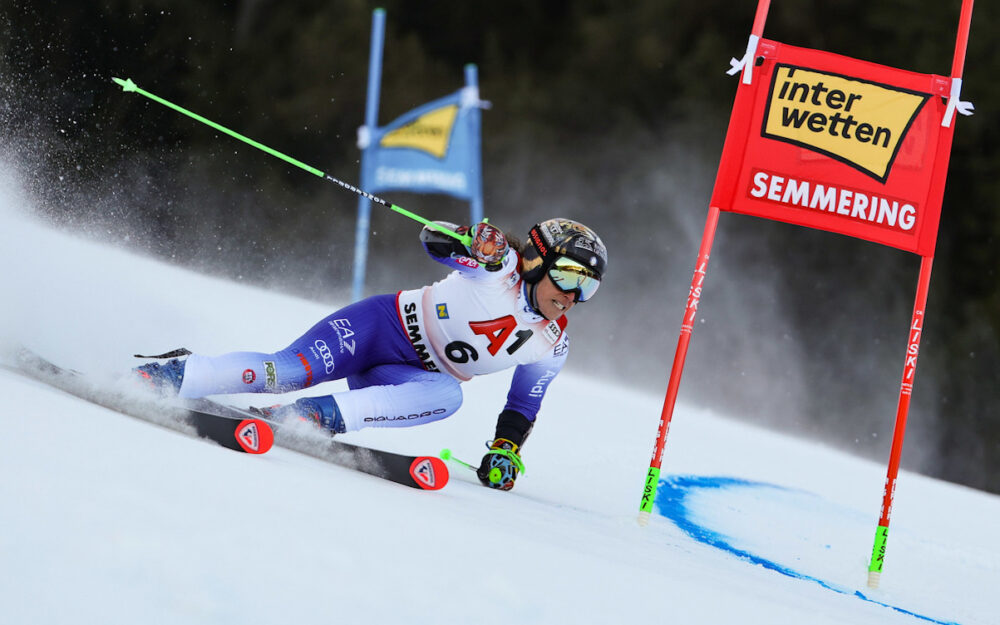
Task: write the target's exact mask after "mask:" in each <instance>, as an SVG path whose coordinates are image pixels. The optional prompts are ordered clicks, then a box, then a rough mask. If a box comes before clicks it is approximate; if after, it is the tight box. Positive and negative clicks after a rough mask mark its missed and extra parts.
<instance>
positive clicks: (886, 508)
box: [868, 256, 934, 588]
mask: <svg viewBox="0 0 1000 625" xmlns="http://www.w3.org/2000/svg"><path fill="white" fill-rule="evenodd" d="M933 264H934V257H933V256H923V257H922V258H921V261H920V277H919V278H918V280H917V296H916V298H915V299H914V302H913V317H912V318H911V320H910V339H909V343H908V344H907V346H906V362H905V364H904V365H903V381H902V383H901V384H900V386H899V404H898V405H897V408H896V425H895V428H894V429H893V433H892V450H891V451H890V452H889V469H888V472H887V474H886V478H885V491H884V492H883V494H882V513H881V515H880V516H879V521H878V529H877V530H876V531H875V546H874V547H873V548H872V559H871V562H870V563H869V565H868V586H869V588H878V583H879V579H880V578H881V576H882V564H883V562H884V560H885V543H886V539H887V537H888V534H889V516H890V515H891V514H892V499H893V496H894V495H895V494H896V477H897V476H898V475H899V458H900V454H901V453H902V451H903V437H904V436H905V435H906V417H907V415H908V414H909V412H910V397H911V396H912V393H913V378H914V376H916V373H917V354H918V353H919V351H920V335H921V334H923V331H924V310H925V308H926V306H927V291H928V289H929V287H930V281H931V265H933Z"/></svg>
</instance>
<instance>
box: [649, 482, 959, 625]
mask: <svg viewBox="0 0 1000 625" xmlns="http://www.w3.org/2000/svg"><path fill="white" fill-rule="evenodd" d="M739 487H742V488H773V489H777V490H783V491H788V490H790V489H787V488H783V487H781V486H776V485H774V484H765V483H763V482H751V481H749V480H741V479H737V478H731V477H703V476H696V475H678V476H672V477H670V478H668V479H665V480H660V484H659V490H658V492H657V495H656V507H657V508H658V509H659V511H660V514H662V515H663V516H665V517H667V518H668V519H670V520H671V521H673V523H674V524H675V525H676V526H677V527H679V528H680V529H681V530H682V531H683V532H684V533H686V534H687V535H688V536H690V537H691V538H694V539H695V540H697V541H699V542H702V543H705V544H706V545H709V546H712V547H715V548H717V549H721V550H723V551H728V552H729V553H731V554H733V555H735V556H736V557H738V558H741V559H743V560H746V561H748V562H751V563H752V564H757V565H760V566H762V567H764V568H766V569H770V570H772V571H776V572H778V573H781V574H782V575H787V576H788V577H792V578H795V579H801V580H806V581H809V582H813V583H816V584H819V585H820V586H822V587H823V588H826V589H827V590H832V591H834V592H837V593H840V594H844V595H849V596H854V597H857V598H859V599H861V600H863V601H868V602H869V603H874V604H875V605H879V606H882V607H885V608H889V609H890V610H894V611H896V612H899V613H901V614H905V615H907V616H912V617H914V618H917V619H920V620H923V621H928V622H930V623H938V624H939V625H959V624H958V623H955V622H954V621H940V620H938V619H935V618H931V617H929V616H924V615H923V614H917V613H916V612H911V611H909V610H904V609H903V608H900V607H897V606H894V605H889V604H888V603H883V602H882V601H878V600H877V599H873V598H871V597H869V596H867V595H865V594H864V593H862V592H861V591H858V590H852V589H850V588H843V587H840V586H836V585H833V584H831V583H829V582H826V581H823V580H821V579H819V578H817V577H813V576H811V575H806V574H804V573H799V572H798V571H795V570H792V569H790V568H788V567H786V566H783V565H781V564H778V563H777V562H773V561H771V560H768V559H766V558H762V557H760V556H758V555H756V554H753V553H750V552H749V551H746V550H743V549H739V548H738V547H734V546H733V545H732V544H730V543H729V541H728V540H727V538H726V537H725V536H723V535H722V534H720V533H718V532H716V531H714V530H712V529H709V528H707V527H705V526H704V525H700V524H699V523H697V522H696V521H694V520H693V519H692V514H691V513H692V510H690V509H689V508H688V506H687V504H686V502H685V500H686V498H687V496H688V494H690V493H691V492H692V491H693V490H695V489H724V488H739Z"/></svg>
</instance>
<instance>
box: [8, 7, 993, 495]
mask: <svg viewBox="0 0 1000 625" xmlns="http://www.w3.org/2000/svg"><path fill="white" fill-rule="evenodd" d="M960 5H961V2H960V1H959V0H863V1H862V0H836V1H834V0H775V1H774V2H773V3H772V6H771V11H770V15H769V18H768V22H767V27H766V29H765V33H764V35H765V36H766V37H768V38H772V39H777V40H779V41H783V42H786V43H789V44H794V45H800V46H806V47H814V48H820V49H825V50H829V51H831V52H837V53H841V54H846V55H848V56H853V57H856V58H861V59H865V60H869V61H874V62H878V63H883V64H886V65H891V66H895V67H901V68H905V69H910V70H914V71H919V72H925V73H936V74H942V75H947V74H948V73H949V71H950V68H951V58H952V51H953V47H954V44H955V30H956V27H957V24H958V15H959V9H960ZM377 6H381V7H383V8H385V9H386V12H387V32H386V44H385V57H384V58H385V60H384V74H383V82H382V102H381V111H380V116H379V121H380V123H381V124H385V123H387V122H388V121H389V120H391V119H393V118H395V117H396V116H398V115H400V114H402V113H404V112H405V111H407V110H409V109H411V108H413V107H414V106H417V105H419V104H422V103H424V102H426V101H428V100H430V99H433V98H436V97H440V96H442V95H444V94H446V93H450V92H452V91H454V90H455V89H457V88H459V87H460V86H461V85H462V82H463V70H462V68H463V66H464V65H465V64H466V63H475V64H477V65H478V67H479V78H480V87H481V96H482V98H483V99H485V100H488V101H490V102H492V104H493V107H492V109H490V110H487V111H484V113H483V168H484V175H485V207H486V214H487V215H488V216H489V217H490V220H491V222H493V223H495V224H498V225H500V226H501V227H504V228H505V229H508V230H511V231H513V232H520V233H522V234H523V233H525V232H526V231H527V229H528V228H529V227H530V226H531V225H532V224H533V223H534V222H535V221H537V220H539V219H543V218H546V217H552V216H566V217H572V218H576V219H579V220H581V221H584V222H586V223H587V224H588V225H591V226H592V227H594V228H595V229H596V230H597V231H598V232H600V233H601V234H602V236H603V238H604V239H605V242H606V243H607V244H608V246H609V249H610V254H611V257H610V266H609V271H608V275H607V280H606V283H605V285H604V287H603V288H602V291H601V295H600V297H598V298H596V299H595V300H594V302H593V303H588V304H587V305H586V306H583V307H580V308H578V309H576V310H574V314H573V319H572V327H573V335H574V338H575V340H574V357H573V358H572V359H571V362H570V365H569V367H570V369H571V370H576V371H581V372H584V371H585V372H587V373H591V374H594V375H600V376H606V377H609V378H613V379H616V380H619V381H622V382H625V383H628V384H631V385H634V386H636V387H639V388H642V389H646V390H649V391H652V392H657V393H662V392H663V391H664V390H665V387H666V380H667V377H668V374H669V368H670V363H671V360H672V358H673V352H674V347H675V346H676V341H677V332H678V330H679V326H680V320H681V316H682V312H683V306H684V302H685V298H686V295H687V287H688V284H689V283H690V279H691V272H692V270H693V268H694V261H695V258H696V255H697V246H698V242H699V240H700V237H701V232H702V227H703V225H704V220H705V216H706V213H707V203H708V199H709V196H710V193H711V188H712V184H713V182H714V175H715V167H716V165H717V163H718V158H719V155H720V152H721V148H722V141H723V137H724V134H725V128H726V124H727V121H728V114H729V110H730V107H731V105H732V99H733V96H734V94H735V89H736V79H735V78H733V77H730V76H727V75H726V74H725V70H726V69H728V67H729V59H730V58H731V57H733V56H737V57H738V56H742V54H743V51H744V49H745V46H746V40H747V35H748V34H749V30H750V26H751V23H752V21H753V16H754V10H755V7H756V3H755V2H753V1H752V0H740V1H734V0H701V1H699V2H678V1H674V0H635V1H633V2H624V3H623V2H612V1H607V0H604V1H602V0H574V1H572V2H570V1H568V0H548V1H539V0H510V1H505V2H499V1H494V2H485V1H469V0H466V1H458V0H455V1H451V2H443V1H442V2H413V1H409V2H406V1H402V0H394V1H385V2H379V3H374V2H369V1H364V0H353V1H327V2H305V1H293V0H283V1H281V2H279V1H276V0H244V1H242V2H223V1H216V2H194V1H181V0H170V1H168V0H105V1H93V0H74V1H73V2H42V1H35V2H31V1H24V0H0V142H2V154H3V166H4V167H7V168H12V169H16V170H17V171H18V172H19V175H20V176H21V178H22V179H23V181H24V183H25V184H26V185H27V186H28V187H29V189H30V191H31V193H32V196H33V197H34V198H35V201H36V203H37V206H38V207H39V210H40V211H42V212H43V213H44V214H45V216H46V217H47V218H49V219H51V220H53V221H55V222H57V223H59V224H62V225H63V226H64V227H66V228H70V229H74V230H77V231H79V232H81V233H83V234H86V235H88V236H95V237H101V238H102V239H104V240H110V241H114V242H116V243H118V244H120V245H124V246H128V247H130V248H132V249H135V250H139V251H142V252H144V253H148V254H150V255H155V256H158V257H163V258H168V259H170V260H171V261H172V262H176V263H180V264H184V265H186V266H190V267H193V268H196V269H198V270H201V271H207V272H212V273H215V274H221V275H226V276H229V277H232V278H235V279H239V280H244V281H247V282H251V283H255V284H260V285H263V286H266V287H268V288H273V289H279V290H282V291H286V292H290V293H294V294H298V295H302V296H305V297H309V298H312V299H315V300H319V301H323V302H330V304H331V306H333V305H335V304H339V303H344V302H346V300H347V299H348V298H349V293H350V277H351V266H352V255H353V244H354V223H355V212H356V206H357V200H356V198H355V196H354V195H352V194H350V193H349V192H346V191H344V190H342V189H340V188H339V187H336V186H335V185H332V184H329V183H325V182H323V181H322V180H321V179H319V178H316V177H314V176H311V175H309V174H307V173H305V172H303V171H301V170H299V169H296V168H293V167H291V166H288V165H286V164H285V163H283V162H281V161H278V160H276V159H274V158H272V157H270V156H267V155H265V154H263V153H261V152H258V151H256V150H253V149H252V148H249V147H247V146H245V145H243V144H241V143H238V142H236V141H234V140H232V139H230V138H228V137H226V136H224V135H221V134H220V133H217V132H215V131H213V130H211V129H209V128H208V127H206V126H203V125H201V124H197V123H196V122H193V121H192V120H190V119H188V118H186V117H183V116H181V115H178V114H177V113H174V112H172V111H170V110H168V109H166V108H164V107H161V106H159V105H157V104H154V103H152V102H150V101H148V100H146V99H144V98H141V97H139V96H137V95H134V94H125V93H123V92H122V91H121V89H120V88H119V87H117V86H116V85H114V84H113V83H112V82H111V77H113V76H117V77H122V78H131V79H133V80H134V81H135V82H136V83H137V84H138V85H139V86H140V87H142V88H144V89H146V90H148V91H151V92H152V93H155V94H157V95H159V96H161V97H163V98H166V99H168V100H170V101H173V102H176V103H177V104H180V105H181V106H184V107H186V108H189V109H191V110H193V111H195V112H198V113H200V114H202V115H204V116H205V117H208V118H209V119H212V120H214V121H216V122H218V123H221V124H223V125H225V126H228V127H230V128H233V129H235V130H238V131H239V132H241V133H243V134H245V135H247V136H250V137H252V138H254V139H256V140H257V141H260V142H261V143H264V144H266V145H269V146H272V147H274V148H275V149H278V150H280V151H282V152H285V153H287V154H289V155H291V156H294V157H295V158H297V159H299V160H301V161H304V162H306V163H309V164H310V165H313V166H315V167H318V168H319V169H321V170H323V171H326V172H329V173H331V174H333V175H335V176H337V177H339V178H342V179H345V180H348V181H355V180H357V177H358V171H359V151H358V149H357V147H356V145H355V140H356V132H357V128H358V126H359V125H361V123H362V122H363V118H364V104H365V88H366V81H367V63H368V45H369V36H370V28H371V15H372V10H373V9H374V8H375V7H377ZM998 10H1000V9H998V7H997V5H996V4H995V3H987V2H980V3H978V4H977V5H976V8H975V12H974V15H973V22H972V33H971V39H970V44H969V49H968V56H967V62H966V72H965V81H964V82H965V86H964V90H963V94H962V95H963V99H965V100H971V101H972V102H973V103H974V104H975V105H976V114H975V115H974V116H972V117H960V118H959V119H958V122H957V130H956V134H955V142H954V149H953V152H952V159H951V167H950V173H949V178H948V186H947V190H946V194H945V200H944V209H943V217H942V220H941V230H940V234H939V242H938V248H937V255H936V261H935V267H934V275H933V278H932V281H931V291H930V300H929V304H928V308H927V322H926V327H925V332H924V336H923V340H922V343H921V350H920V354H921V357H920V362H919V367H918V370H917V378H916V387H915V391H914V396H913V406H912V409H911V412H910V420H909V428H908V433H907V444H906V447H905V448H904V453H903V465H904V467H907V468H910V469H914V470H918V471H921V472H923V473H926V474H929V475H934V476H939V477H942V478H944V479H948V480H952V481H957V482H962V483H965V484H969V485H971V486H974V487H977V488H982V489H986V490H991V491H994V492H1000V414H998V410H997V407H996V401H997V399H998V397H1000V373H998V372H1000V366H998V365H1000V342H998V333H1000V280H998V276H997V268H998V265H1000V248H998V246H997V236H998V234H1000V212H998V211H997V207H996V199H997V197H998V188H997V187H998V184H1000V153H998V151H997V150H996V149H995V146H996V145H997V142H998V140H1000V116H998V115H997V106H998V105H1000V83H998V81H997V80H996V79H995V77H996V76H997V75H998V73H1000V55H997V54H996V52H995V40H996V36H997V34H998V33H1000V14H998ZM386 197H387V199H390V200H391V201H393V202H395V203H397V204H399V205H401V206H404V207H406V208H408V209H410V210H413V211H415V212H417V213H419V214H422V215H425V216H427V217H430V218H435V219H449V220H452V221H459V222H462V221H467V219H466V214H467V213H466V208H465V207H464V205H463V204H462V203H459V202H456V201H454V200H451V199H449V198H446V197H434V196H416V195H409V194H386ZM374 211H375V212H374V214H373V217H372V230H373V236H372V241H371V257H370V259H369V271H370V272H371V274H370V276H369V280H368V292H369V293H376V292H387V291H393V290H396V289H399V288H412V287H414V286H416V285H418V284H425V283H429V282H430V281H432V280H435V279H437V278H439V277H440V275H441V272H440V268H439V267H437V266H436V265H435V264H434V263H430V262H428V261H427V260H426V259H425V258H424V257H423V253H422V251H421V249H420V246H419V245H418V244H417V239H416V235H417V230H418V227H417V226H416V224H413V223H411V222H410V221H409V220H406V219H405V218H402V217H400V216H398V215H396V214H395V213H391V212H389V211H384V210H382V209H379V208H378V207H376V208H375V209H374ZM39 253H54V252H52V251H44V250H40V251H39ZM918 266H919V259H918V258H916V257H915V256H912V255H910V254H907V253H905V252H900V251H898V250H892V249H889V248H883V247H880V246H877V245H874V244H869V243H865V242H862V241H858V240H853V239H849V238H847V237H842V236H838V235H832V234H829V233H822V232H816V231H810V230H807V229H803V228H798V227H795V226H788V225H785V224H779V223H774V222H765V221H763V220H758V219H753V218H746V217H741V216H736V215H724V216H723V218H722V220H721V222H720V228H719V232H718V236H717V238H716V242H715V247H714V249H713V257H712V265H711V267H710V268H709V272H708V281H707V285H706V290H705V294H704V297H703V299H702V304H701V308H700V313H699V322H698V327H697V329H696V331H695V333H694V338H693V340H692V347H691V352H690V354H689V358H688V365H687V368H686V369H685V378H684V383H683V384H682V386H681V401H686V402H693V403H697V404H702V405H706V406H709V407H712V408H715V409H718V410H720V411H724V412H726V413H729V414H733V415H736V416H739V417H740V418H744V419H747V420H750V421H753V422H756V423H761V424H764V425H767V426H769V427H772V428H776V429H780V430H786V431H789V432H793V433H796V434H797V435H806V436H809V437H811V438H815V439H818V440H823V441H826V442H828V443H830V444H833V445H836V446H839V447H841V448H846V449H848V450H851V451H853V452H855V453H858V454H861V455H865V456H868V457H871V458H873V459H875V460H878V461H880V462H884V461H885V460H886V459H887V457H888V450H889V444H890V439H891V434H892V426H893V420H894V416H895V406H896V399H897V394H898V388H899V380H900V378H901V375H902V367H903V357H904V351H905V349H906V342H907V337H908V325H909V320H910V313H911V310H912V303H913V295H914V292H915V288H916V280H917V269H918ZM7 270H11V268H7ZM68 305H70V306H71V305H72V303H68ZM578 313H579V314H578ZM301 330H302V329H301V328H289V339H291V338H294V336H296V335H297V334H298V333H299V332H300V331H301ZM251 339H252V337H248V341H249V340H251ZM189 347H192V348H195V349H196V348H197V346H195V345H191V346H189ZM233 347H234V349H236V348H243V347H246V346H233ZM546 412H548V413H557V412H558V406H547V407H546ZM638 417H644V418H650V420H651V421H653V420H654V419H655V416H651V415H628V414H611V415H607V420H606V422H607V425H608V428H607V431H606V432H600V433H595V435H597V437H598V438H596V439H595V440H600V437H603V436H614V427H615V421H616V420H619V419H628V418H638ZM566 418H572V417H571V415H570V416H567V417H566ZM654 434H655V432H653V431H651V432H650V443H651V444H652V439H653V436H654ZM669 453H670V452H669V448H668V450H667V454H668V455H669ZM706 453H711V452H710V451H709V450H706ZM748 453H752V450H748ZM789 468H790V469H794V468H793V467H789Z"/></svg>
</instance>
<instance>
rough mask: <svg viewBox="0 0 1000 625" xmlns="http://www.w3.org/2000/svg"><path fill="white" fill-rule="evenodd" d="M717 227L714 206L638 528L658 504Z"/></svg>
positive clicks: (674, 366) (692, 287)
mask: <svg viewBox="0 0 1000 625" xmlns="http://www.w3.org/2000/svg"><path fill="white" fill-rule="evenodd" d="M718 224H719V209H718V208H717V207H715V206H711V207H709V209H708V219H706V221H705V232H704V234H702V236H701V248H700V249H699V250H698V262H697V263H696V264H695V268H694V275H693V276H692V278H691V288H690V290H689V291H688V299H687V306H685V307H684V320H683V322H682V323H681V333H680V336H679V337H678V339H677V351H676V352H675V353H674V365H673V367H672V368H671V369H670V381H669V382H668V384H667V395H666V397H664V399H663V410H662V411H661V412H660V426H659V429H658V431H657V435H656V445H655V446H654V447H653V459H652V460H651V461H650V463H649V471H648V472H647V473H646V485H645V487H644V488H643V489H642V501H641V502H640V504H639V519H638V521H639V525H646V524H648V523H649V516H650V514H652V512H653V502H654V501H656V485H657V484H659V482H660V463H661V461H662V459H663V448H664V446H666V444H667V434H668V433H669V431H670V420H671V419H672V418H673V415H674V405H675V404H676V403H677V389H678V388H679V387H680V385H681V374H682V373H683V372H684V360H685V359H686V358H687V351H688V344H689V343H690V342H691V332H692V331H693V330H694V319H695V317H696V316H697V314H698V303H699V302H700V301H701V290H702V288H703V286H704V284H705V274H706V272H707V271H708V257H709V255H710V254H711V252H712V242H713V241H715V229H716V226H718Z"/></svg>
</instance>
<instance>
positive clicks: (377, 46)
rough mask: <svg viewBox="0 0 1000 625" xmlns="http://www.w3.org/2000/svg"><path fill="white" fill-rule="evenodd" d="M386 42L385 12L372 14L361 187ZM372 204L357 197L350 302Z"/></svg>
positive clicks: (360, 283) (357, 295)
mask: <svg viewBox="0 0 1000 625" xmlns="http://www.w3.org/2000/svg"><path fill="white" fill-rule="evenodd" d="M384 42H385V9H375V10H374V11H372V39H371V48H370V49H369V52H368V96H367V98H368V99H367V103H366V105H365V128H366V133H367V135H368V137H369V143H368V145H366V146H365V147H364V148H363V151H362V152H361V188H362V189H367V188H369V187H370V186H371V185H370V184H369V181H370V179H371V172H370V171H368V170H369V168H370V167H371V159H370V158H366V156H367V154H368V153H369V151H370V150H372V149H373V146H372V145H371V140H372V138H373V136H374V134H375V128H376V127H377V125H378V102H379V88H380V86H381V83H382V48H383V47H384ZM371 212H372V204H371V201H369V200H368V198H366V197H363V196H362V197H360V198H358V222H357V225H356V226H355V230H354V233H355V234H354V283H353V285H352V289H351V301H354V302H356V301H358V300H360V299H361V298H362V296H363V295H364V291H365V271H366V269H367V264H368V231H369V229H370V226H371Z"/></svg>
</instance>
